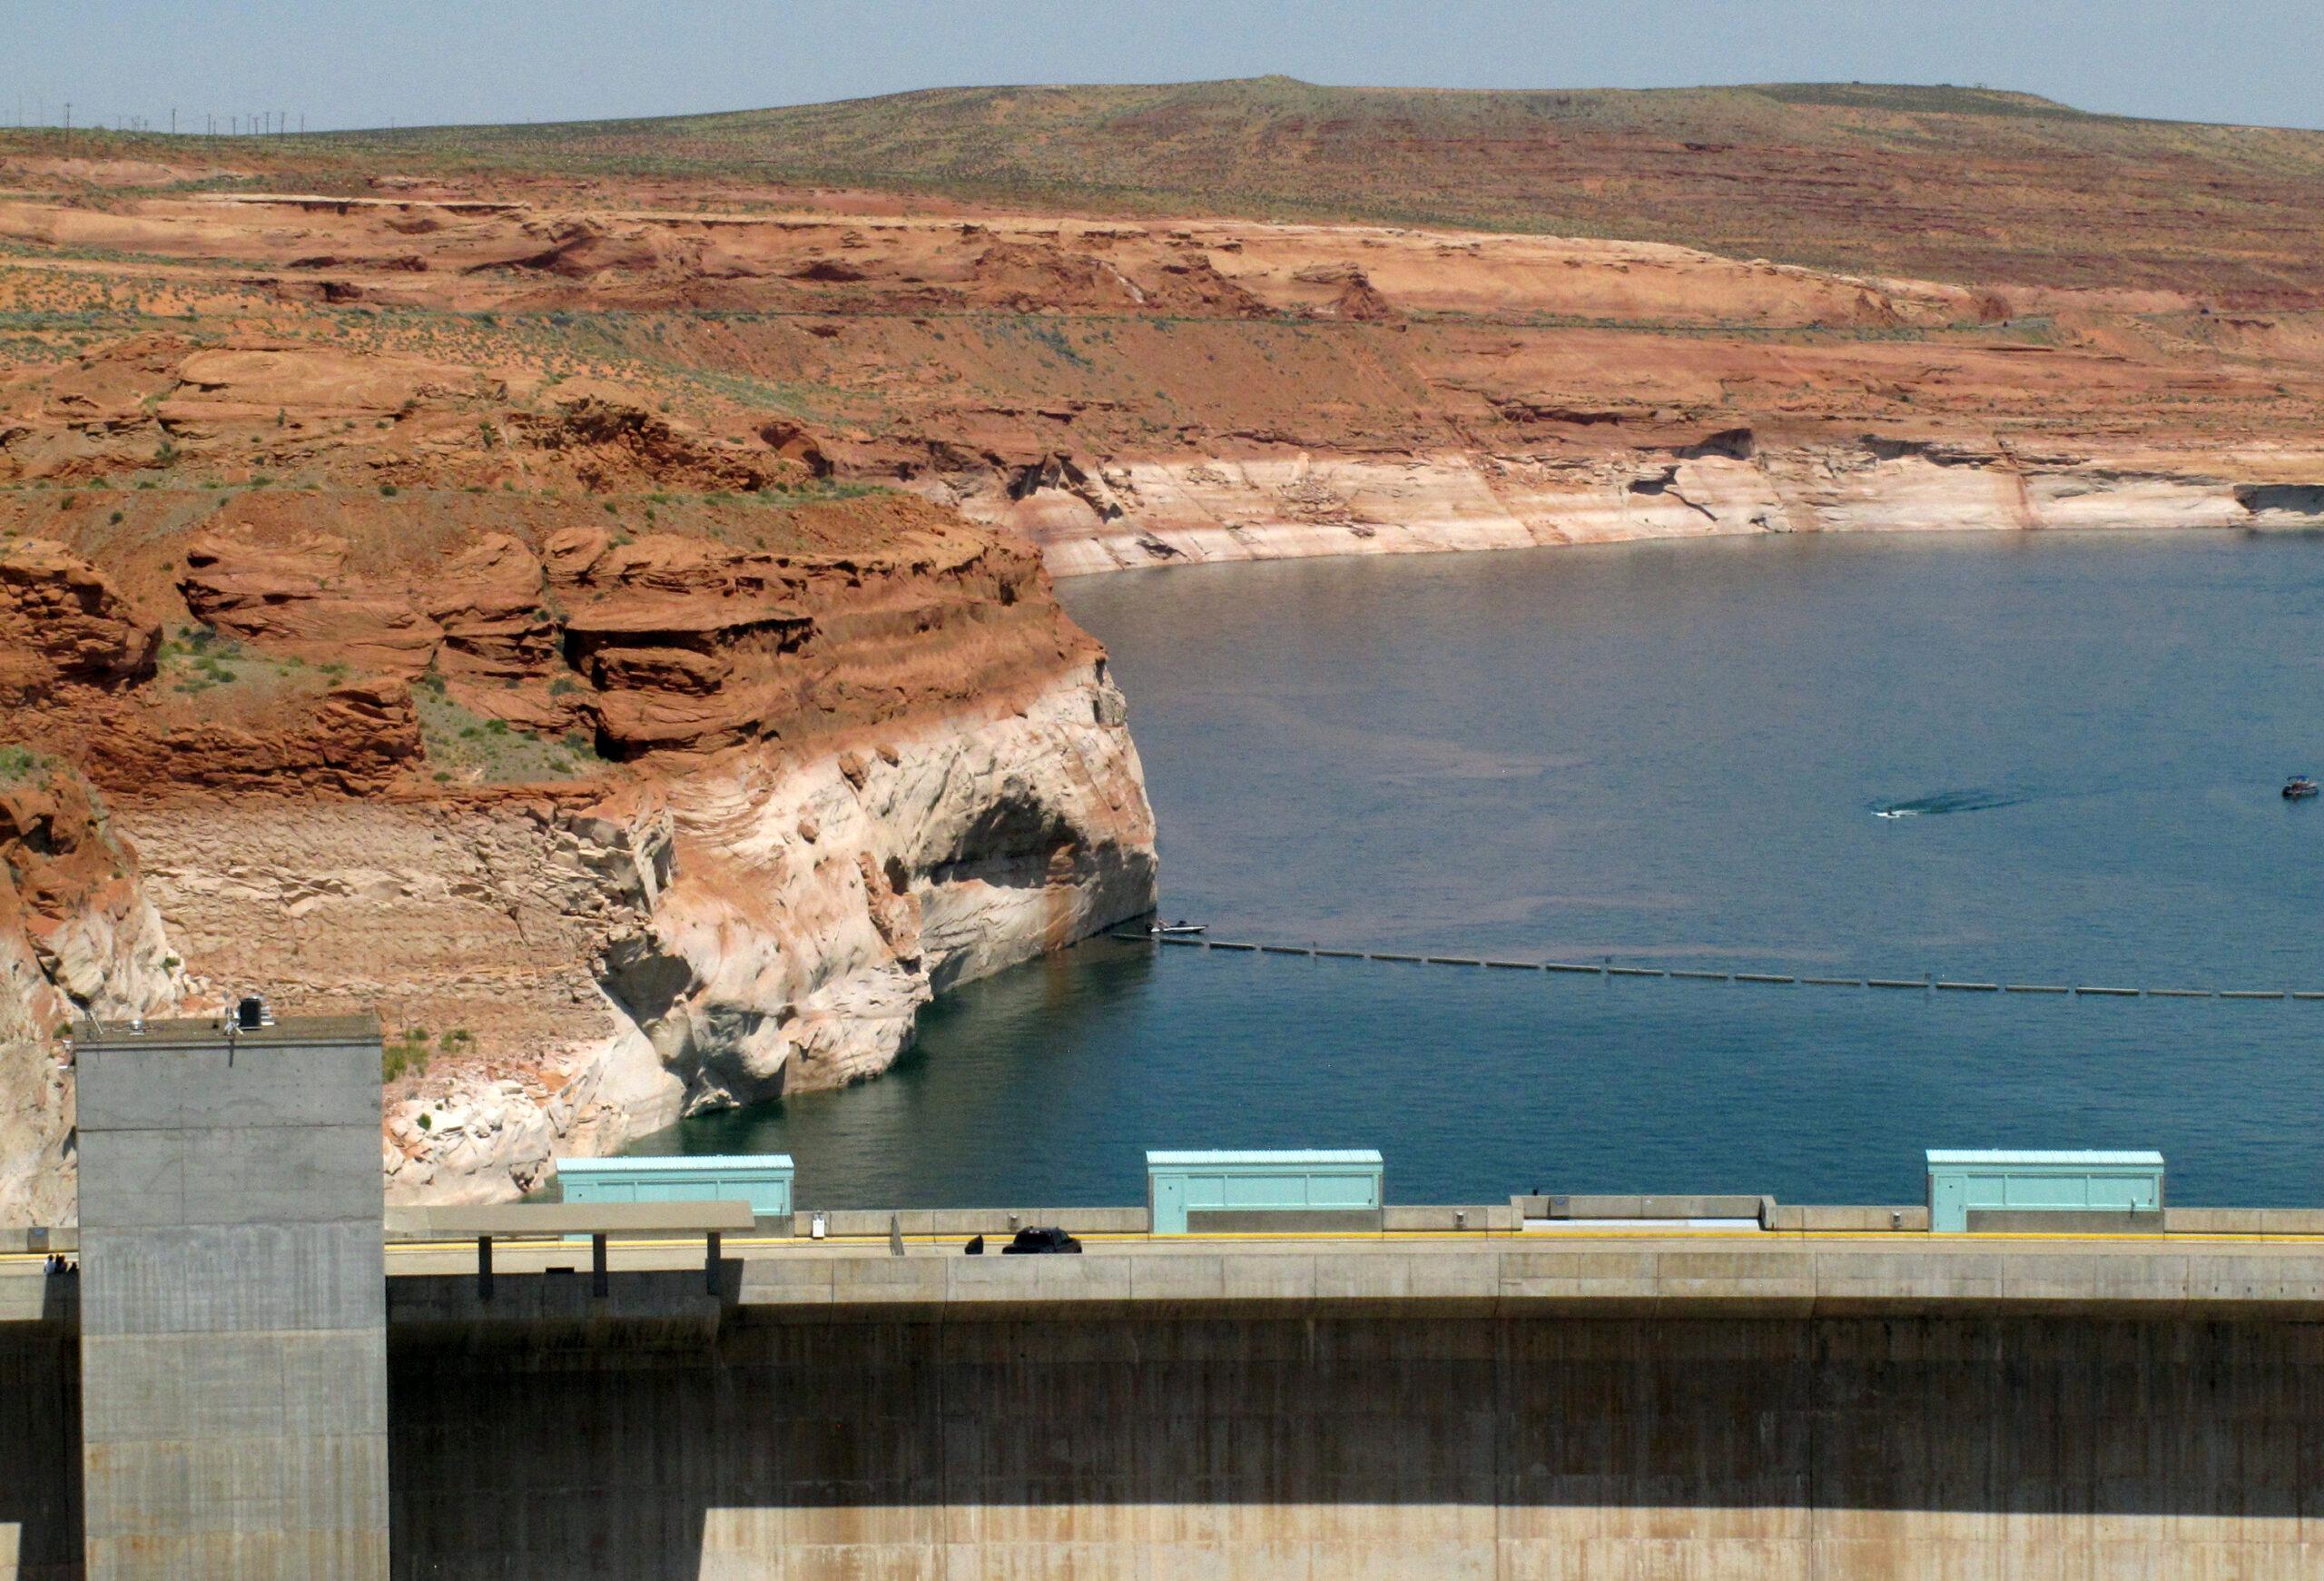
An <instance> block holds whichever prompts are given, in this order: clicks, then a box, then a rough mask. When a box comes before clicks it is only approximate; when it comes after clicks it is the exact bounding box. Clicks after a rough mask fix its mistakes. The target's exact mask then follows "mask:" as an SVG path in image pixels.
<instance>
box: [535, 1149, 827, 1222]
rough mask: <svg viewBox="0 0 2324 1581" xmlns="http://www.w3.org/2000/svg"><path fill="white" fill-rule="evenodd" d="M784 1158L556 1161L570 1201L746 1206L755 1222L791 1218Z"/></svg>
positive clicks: (774, 1155) (769, 1155)
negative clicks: (744, 1203) (695, 1203)
mask: <svg viewBox="0 0 2324 1581" xmlns="http://www.w3.org/2000/svg"><path fill="white" fill-rule="evenodd" d="M792 1177H793V1168H792V1163H791V1155H790V1154H788V1153H755V1154H737V1155H734V1156H731V1157H719V1156H714V1155H710V1154H700V1155H696V1156H694V1157H690V1158H626V1159H559V1160H557V1161H556V1178H557V1180H558V1181H560V1182H562V1184H563V1186H564V1188H565V1200H566V1201H568V1202H748V1203H749V1204H750V1205H751V1216H752V1217H753V1218H754V1219H761V1220H765V1219H774V1220H784V1221H785V1223H784V1224H783V1225H780V1226H778V1228H787V1227H788V1223H787V1221H788V1220H789V1219H790V1218H791V1182H792Z"/></svg>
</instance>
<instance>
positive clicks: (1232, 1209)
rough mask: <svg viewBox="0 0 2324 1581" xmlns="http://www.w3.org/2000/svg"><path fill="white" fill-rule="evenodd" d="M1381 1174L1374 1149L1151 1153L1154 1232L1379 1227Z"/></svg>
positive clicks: (1150, 1209)
mask: <svg viewBox="0 0 2324 1581" xmlns="http://www.w3.org/2000/svg"><path fill="white" fill-rule="evenodd" d="M1382 1175H1383V1168H1382V1165H1381V1161H1380V1155H1379V1153H1377V1152H1376V1151H1373V1150H1372V1149H1370V1148H1344V1149H1336V1150H1319V1149H1293V1150H1288V1151H1273V1152H1149V1153H1147V1155H1146V1206H1147V1214H1148V1222H1149V1223H1151V1224H1152V1225H1153V1227H1154V1233H1155V1234H1157V1235H1186V1234H1189V1233H1192V1234H1201V1233H1204V1232H1206V1231H1221V1230H1238V1231H1243V1232H1246V1233H1248V1232H1252V1231H1257V1232H1260V1233H1265V1232H1266V1231H1269V1230H1274V1231H1278V1232H1289V1231H1294V1230H1378V1229H1379V1228H1380V1222H1381V1206H1382V1192H1381V1186H1382Z"/></svg>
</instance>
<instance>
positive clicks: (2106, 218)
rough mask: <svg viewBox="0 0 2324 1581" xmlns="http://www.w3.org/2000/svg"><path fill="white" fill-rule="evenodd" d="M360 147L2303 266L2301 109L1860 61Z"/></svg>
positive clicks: (360, 136) (2146, 266)
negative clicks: (2042, 93) (2236, 109)
mask: <svg viewBox="0 0 2324 1581" xmlns="http://www.w3.org/2000/svg"><path fill="white" fill-rule="evenodd" d="M294 141H295V142H298V143H301V144H302V145H303V146H304V147H306V148H308V149H310V150H313V151H316V152H328V151H330V150H334V149H336V150H338V151H340V152H341V153H346V154H350V155H359V156H360V157H362V158H363V160H364V162H365V163H367V164H369V163H373V162H374V161H376V160H379V159H392V160H394V161H397V162H399V163H402V164H406V165H409V164H415V163H420V164H429V165H434V166H437V167H438V168H463V169H470V170H478V171H488V170H490V169H493V168H495V167H499V168H507V169H512V170H513V169H524V170H551V171H553V170H559V169H562V170H568V171H575V172H600V173H622V174H632V175H652V174H666V175H674V176H675V175H684V176H688V177H694V178H699V177H703V176H711V177H727V178H731V179H734V180H736V181H746V182H751V183H779V184H787V185H799V184H812V185H823V186H850V187H871V188H878V189H886V190H893V191H902V192H911V193H927V194H931V195H940V196H944V197H948V198H952V199H960V200H971V201H983V202H992V203H1007V204H1012V205H1020V206H1027V207H1033V208H1042V209H1069V210H1076V211H1080V212H1145V213H1169V212H1187V213H1193V212H1214V213H1238V214H1248V215H1254V216H1257V217H1263V218H1285V219H1300V218H1313V219H1354V220H1369V221H1376V222H1387V223H1401V224H1420V225H1443V226H1460V227H1471V228H1485V229H1496V230H1521V231H1546V232H1564V233H1571V234H1581V235H1608V236H1621V237H1628V238H1635V239H1642V240H1650V241H1669V242H1683V243H1687V244H1690V245H1695V246H1699V247H1704V248H1708V249H1709V250H1712V251H1715V252H1724V253H1728V254H1730V255H1738V256H1743V257H1754V256H1764V257H1768V258H1774V259H1778V260H1784V261H1789V262H1802V263H1810V264H1815V265H1817V266H1820V267H1829V268H1841V269H1847V270H1852V271H1856V272H1888V273H1908V274H1917V275H1925V276H1930V277H1935V278H1941V279H1956V280H1976V281H1984V282H2024V283H2039V284H2061V285H2134V286H2148V287H2167V288H2172V289H2187V290H2202V291H2242V292H2246V293H2253V294H2255V295H2256V296H2258V297H2260V298H2265V297H2266V296H2267V295H2268V294H2269V293H2270V292H2271V291H2276V290H2278V289H2279V288H2280V287H2281V286H2282V285H2283V284H2285V283H2286V282H2288V281H2289V280H2290V279H2293V278H2300V279H2303V280H2304V279H2309V278H2312V277H2313V274H2314V271H2315V267H2316V265H2315V261H2314V259H2313V257H2312V254H2313V252H2314V251H2315V247H2314V232H2313V228H2312V226H2310V225H2308V224H2306V223H2305V222H2304V221H2303V219H2302V216H2311V215H2313V214H2315V213H2318V212H2324V133H2313V132H2295V131H2282V130H2275V129H2270V128H2262V127H2236V126H2211V125H2202V124H2191V123H2181V122H2164V121H2144V120H2137V119H2132V118H2130V117H2124V116H2117V115H2102V114H2091V113H2088V112H2085V111H2082V110H2077V109H2074V108H2073V107H2071V106H2068V105H2065V104H2057V103H2055V102H2053V101H2051V100H2048V99H2043V98H2041V97H2038V96H2036V95H2033V94H2020V93H2011V92H2006V91H2002V90H1995V89H1989V88H1981V87H1955V86H1944V85H1915V84H1865V83H1791V84H1782V83H1777V84H1754V85H1748V86H1739V87H1710V88H1668V89H1540V90H1532V89H1528V90H1454V89H1428V88H1344V87H1328V86H1322V85H1318V84H1312V83H1305V82H1301V81H1298V80H1297V79H1295V78H1291V77H1283V76H1267V77H1253V78H1243V79H1236V80H1231V81H1225V82H1208V83H1185V84H1154V85H1140V86H1074V85H1051V86H1017V87H967V88H932V89H925V90H921V91H918V92H914V93H908V94H890V95H886V96H882V97H878V98H866V99H851V100H845V101H841V102H838V103H833V104H806V105H798V106H793V107H789V108H783V109H766V110H746V111H736V112H731V113H726V114H711V115H687V116H674V117H668V118H662V119H653V120H628V121H594V122H567V123H557V124H532V125H518V126H470V127H434V128H414V129H409V130H404V131H399V132H394V133H379V132H370V133H340V134H336V135H333V136H330V137H319V138H310V139H303V140H294Z"/></svg>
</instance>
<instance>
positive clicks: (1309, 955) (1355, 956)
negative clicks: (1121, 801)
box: [1105, 933, 2324, 1002]
mask: <svg viewBox="0 0 2324 1581" xmlns="http://www.w3.org/2000/svg"><path fill="white" fill-rule="evenodd" d="M1105 936H1106V937H1108V938H1109V939H1115V940H1118V941H1120V942H1121V943H1124V944H1157V945H1160V944H1168V945H1174V946H1176V947H1178V948H1181V949H1198V950H1216V951H1224V952H1226V953H1227V954H1248V955H1278V956H1281V955H1291V956H1301V957H1305V958H1306V959H1309V960H1330V961H1364V962H1376V963H1380V964H1383V965H1399V966H1457V967H1464V968H1468V969H1470V970H1475V971H1498V972H1543V973H1562V974H1566V975H1571V976H1587V977H1607V978H1613V977H1635V978H1654V979H1657V980H1659V981H1661V982H1665V983H1670V982H1686V983H1730V984H1734V983H1740V984H1756V985H1760V986H1767V987H1793V988H1860V989H1864V990H1866V991H1870V990H1874V989H1880V990H1888V991H1896V990H1918V991H1920V992H1922V993H1931V994H1935V993H2031V994H2051V995H2063V996H2065V997H2069V998H2076V999H2214V1000H2217V999H2228V1000H2244V1001H2253V1002H2257V1001H2263V1000H2274V1001H2279V1002H2281V1001H2290V1000H2313V1001H2319V1002H2324V989H2296V988H2144V987H2122V986H2116V985H2112V984H2101V983H1982V982H1972V981H1968V980H1965V979H1954V978H1945V977H1936V976H1926V977H1820V976H1810V975H1808V974H1807V973H1790V972H1709V971H1693V970H1682V969H1680V968H1678V967H1669V966H1624V965H1619V964H1617V963H1614V962H1612V961H1610V960H1609V961H1603V962H1599V963H1589V962H1581V961H1510V960H1496V959H1494V958H1492V957H1491V956H1485V955H1453V954H1427V953H1424V952H1419V951H1400V950H1399V951H1392V950H1347V949H1326V948H1325V947H1324V946H1323V945H1321V944H1264V943H1258V942H1255V941H1254V942H1246V941H1241V940H1230V939H1210V938H1199V937H1187V936H1185V935H1173V934H1143V933H1108V934H1106V935H1105Z"/></svg>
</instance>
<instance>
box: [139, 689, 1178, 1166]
mask: <svg viewBox="0 0 2324 1581" xmlns="http://www.w3.org/2000/svg"><path fill="white" fill-rule="evenodd" d="M123 816H124V819H125V820H126V821H127V822H129V823H130V824H131V825H133V827H134V828H135V830H136V832H137V835H138V838H139V840H140V842H141V845H143V848H144V849H145V850H146V851H147V852H148V863H149V868H150V872H151V874H152V876H151V879H150V883H151V884H152V886H153V891H154V893H155V894H157V895H158V897H159V898H160V902H161V904H162V909H163V911H164V912H165V913H166V914H168V915H169V916H171V917H172V919H173V922H174V923H175V924H176V926H177V927H178V928H179V930H180V932H181V934H182V938H183V941H184V947H185V948H186V949H187V950H188V952H189V954H191V955H192V957H193V958H196V959H199V960H201V961H202V962H204V963H205V964H206V965H208V966H209V967H210V968H211V970H212V973H213V975H214V974H215V973H220V972H226V973H232V974H233V975H235V977H236V979H237V980H238V981H248V982H252V983H265V984H267V985H268V986H269V987H270V988H271V989H272V990H273V991H274V992H275V993H277V994H278V995H279V996H280V997H281V1000H282V1001H283V1002H284V1003H293V1004H297V1005H299V1006H300V1007H301V1008H302V1009H316V1010H328V1009H335V1008H348V1009H369V1010H374V1011H376V1012H378V1013H380V1014H381V1015H382V1017H383V1019H384V1020H385V1021H386V1023H387V1024H388V1025H389V1029H390V1033H391V1035H394V1034H399V1033H401V1032H402V1031H403V1030H404V1029H406V1028H408V1027H413V1026H418V1027H421V1028H425V1029H426V1030H427V1031H428V1033H431V1034H432V1035H433V1036H434V1037H435V1039H436V1040H437V1041H438V1043H439V1044H440V1042H441V1040H442V1037H443V1034H444V1033H445V1032H446V1031H447V1030H448V1029H458V1030H460V1031H470V1030H475V1031H478V1032H480V1033H482V1037H483V1046H484V1049H485V1057H483V1058H481V1059H478V1060H472V1061H457V1062H448V1063H447V1064H445V1065H444V1066H442V1067H441V1068H436V1069H431V1070H430V1071H429V1072H427V1073H425V1074H423V1075H420V1076H418V1077H417V1078H413V1079H408V1080H406V1081H404V1082H399V1084H397V1085H396V1086H394V1087H393V1088H391V1090H390V1093H389V1107H388V1113H387V1117H386V1132H385V1140H384V1151H383V1164H384V1167H385V1168H386V1170H387V1171H388V1181H389V1191H390V1193H391V1194H392V1195H393V1196H394V1197H395V1198H396V1199H397V1200H399V1201H408V1200H428V1201H481V1200H490V1199H493V1198H498V1197H507V1196H510V1195H514V1194H515V1193H517V1191H522V1190H526V1189H528V1188H530V1187H532V1186H535V1185H537V1184H539V1183H540V1182H541V1181H544V1180H546V1179H547V1177H548V1175H549V1173H550V1171H551V1170H552V1168H553V1164H552V1161H553V1159H554V1158H555V1157H556V1156H558V1155H570V1154H576V1153H589V1152H597V1151H609V1150H611V1149H613V1148H615V1147H617V1146H619V1145H620V1144H621V1143H622V1142H624V1141H626V1140H628V1139H629V1138H630V1137H632V1136H634V1135H636V1134H639V1133H641V1132H643V1131H649V1130H653V1129H655V1128H657V1127H659V1126H661V1125H664V1124H666V1123H668V1122H671V1121H673V1120H675V1119H676V1118H677V1117H678V1116H680V1115H681V1114H683V1113H688V1112H699V1111H702V1110H704V1109H710V1108H716V1107H722V1106H725V1105H730V1104H734V1103H740V1102H754V1101H758V1100H763V1099H765V1098H770V1097H773V1096H776V1095H778V1094H780V1093H783V1092H799V1091H804V1090H808V1089H812V1088H819V1087H830V1086H835V1085H839V1084H842V1083H844V1082H852V1081H855V1080H860V1079H862V1078H863V1077H866V1076H870V1075H873V1074H876V1073H878V1072H881V1071H883V1070H885V1069H886V1068H887V1067H888V1066H889V1065H890V1064H891V1063H892V1062H894V1061H895V1059H896V1057H897V1056H898V1055H899V1054H901V1052H903V1051H904V1050H905V1049H906V1048H908V1047H910V1046H911V1038H912V1033H913V1028H914V1024H915V1021H916V1018H917V1015H918V1013H919V1011H920V1009H921V1006H922V1005H924V1004H926V1003H928V1001H929V1000H930V999H931V997H932V995H933V994H934V993H937V992H939V991H940V990H941V989H942V988H944V987H946V986H948V985H950V984H951V983H956V982H960V981H964V980H966V979H968V978H970V977H973V976H977V975H980V974H981V973H987V972H990V971H993V970H996V969H998V968H999V967H1001V966H1003V965H1007V964H1009V963H1014V962H1017V961H1020V960H1023V959H1025V958H1027V957H1029V956H1030V955H1032V954H1037V953H1039V951H1041V950H1044V949H1049V948H1055V947H1057V946H1059V945H1061V944H1066V943H1068V942H1069V941H1070V940H1072V939H1074V938H1077V937H1079V936H1080V935H1082V934H1086V933H1088V932H1091V931H1093V930H1095V929H1097V928H1099V927H1103V926H1106V925H1108V924H1111V923H1114V922H1117V921H1119V920H1121V919H1123V918H1126V917H1128V916H1132V915H1135V914H1138V913H1140V912H1143V911H1146V910H1147V909H1149V908H1150V907H1151V906H1152V904H1153V894H1154V871H1155V870H1154V856H1153V823H1152V815H1151V813H1150V811H1149V810H1148V808H1147V803H1146V797H1145V792H1144V788H1143V784H1142V779H1141V776H1140V770H1139V766H1138V762H1137V749H1136V747H1135V746H1133V745H1132V743H1131V741H1130V738H1129V736H1128V730H1127V728H1126V726H1125V725H1124V723H1123V709H1122V706H1121V699H1120V696H1119V694H1118V692H1117V691H1115V690H1114V688H1113V687H1112V685H1111V683H1110V682H1109V681H1108V680H1107V679H1106V678H1105V677H1103V676H1102V675H1101V674H1100V673H1099V671H1098V667H1096V666H1095V665H1094V664H1093V665H1091V666H1090V667H1087V668H1084V669H1083V670H1081V671H1079V672H1078V673H1077V674H1072V675H1068V676H1067V677H1060V678H1059V679H1058V680H1057V681H1055V682H1053V683H1050V684H1049V685H1047V686H1044V687H1039V688H1037V689H1035V690H1034V691H1033V692H1032V693H1031V695H1029V697H1026V698H1025V700H1024V701H1023V702H1022V703H1021V704H1020V705H1019V706H1018V707H1005V706H993V707H986V708H984V709H982V710H980V711H978V712H975V713H972V714H966V715H956V716H939V717H935V718H931V719H928V720H925V721H922V722H921V723H919V724H917V725H913V724H903V725H900V726H898V727H897V728H895V729H894V730H892V731H889V732H881V733H879V734H878V735H877V736H876V737H875V736H865V737H863V738H862V741H861V744H860V745H849V746H843V747H839V748H836V749H832V750H826V751H822V752H818V753H812V754H807V755H793V754H791V753H788V752H786V751H784V750H783V749H782V748H781V747H779V746H771V745H763V746H756V747H753V748H748V749H744V750H741V751H736V752H733V753H730V754H727V755H725V756H721V757H719V758H717V759H715V760H714V761H712V762H709V763H706V764H703V765H700V766H696V767H694V769H692V770H690V771H689V772H687V773H685V774H684V775H682V776H672V777H670V778H668V779H666V780H657V781H655V782H654V783H652V784H650V785H637V786H631V787H629V788H628V789H626V790H625V791H623V792H621V793H620V794H618V795H613V796H610V797H608V798H606V799H604V800H601V801H596V802H583V801H581V800H577V799H575V800H567V801H565V802H547V801H543V800H540V799H537V798H533V797H526V796H511V797H510V798H508V799H507V800H505V801H500V802H496V803H488V804H484V805H468V806H462V807H447V806H440V805H428V804H424V803H415V802H403V803H383V802H359V801H343V802H333V803H328V804H322V805H314V806H310V807H307V808H304V809H301V810H300V814H299V815H298V816H296V817H286V816H283V815H282V812H281V807H280V805H269V804H268V803H267V802H266V801H265V800H262V799H261V798H247V799H237V800H235V801H233V802H231V803H230V804H228V805H224V806H222V807H210V808H203V809H199V810H197V809H192V808H188V807H185V806H183V805H136V806H133V807H131V808H128V809H125V811H124V814H123ZM423 1121H424V1122H423Z"/></svg>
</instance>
